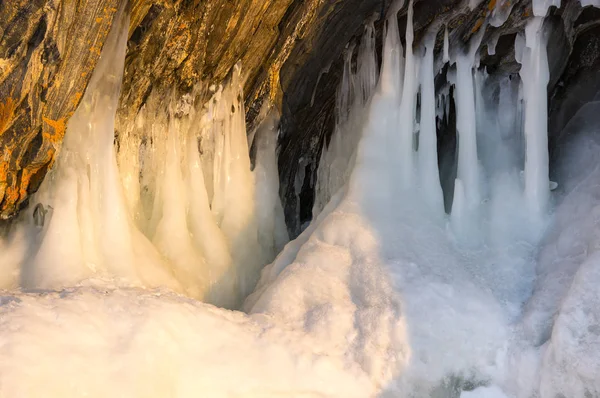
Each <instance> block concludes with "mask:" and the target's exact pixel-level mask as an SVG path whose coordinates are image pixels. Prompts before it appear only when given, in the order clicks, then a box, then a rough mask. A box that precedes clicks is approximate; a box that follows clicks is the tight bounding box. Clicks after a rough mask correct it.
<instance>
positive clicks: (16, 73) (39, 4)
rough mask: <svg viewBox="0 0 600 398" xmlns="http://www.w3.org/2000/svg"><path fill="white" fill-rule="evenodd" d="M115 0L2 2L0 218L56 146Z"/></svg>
mask: <svg viewBox="0 0 600 398" xmlns="http://www.w3.org/2000/svg"><path fill="white" fill-rule="evenodd" d="M117 3H118V1H117V0H81V1H61V0H10V1H3V2H0V148H1V152H0V154H1V156H0V217H1V218H9V217H11V216H12V215H14V214H15V213H16V212H17V210H18V209H19V207H20V205H21V204H22V203H23V202H24V201H26V200H27V197H28V195H29V194H31V193H32V192H34V191H35V190H36V189H37V188H38V186H39V184H40V183H41V181H42V179H43V177H44V176H45V174H46V172H47V170H48V168H49V167H50V166H52V163H53V161H54V158H55V154H56V151H57V150H58V149H59V148H60V145H61V143H62V139H63V136H64V133H65V128H66V123H67V121H68V119H69V117H70V115H71V114H72V113H73V112H74V111H75V109H76V107H77V105H79V101H80V99H81V96H82V93H83V92H84V90H85V88H86V86H87V83H88V81H89V79H90V77H91V73H92V71H93V69H94V66H95V65H96V62H97V60H98V57H99V54H100V49H101V48H102V45H103V43H104V40H105V38H106V35H107V34H108V31H109V30H110V27H111V25H112V20H113V16H114V15H115V12H116V10H117Z"/></svg>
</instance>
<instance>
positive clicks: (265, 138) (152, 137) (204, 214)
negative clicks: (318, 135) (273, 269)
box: [2, 11, 287, 308]
mask: <svg viewBox="0 0 600 398" xmlns="http://www.w3.org/2000/svg"><path fill="white" fill-rule="evenodd" d="M127 27H128V17H127V14H126V13H125V12H123V11H121V12H120V14H119V17H118V19H117V21H116V23H115V24H114V28H113V29H112V30H111V33H110V35H109V37H108V39H107V43H106V45H105V47H104V49H103V52H102V56H101V59H100V61H99V64H98V67H97V69H96V70H95V72H94V76H93V78H92V80H91V81H90V85H89V87H88V89H87V91H86V94H85V96H84V98H83V100H82V103H81V106H80V107H79V108H78V110H77V112H76V113H75V114H74V115H73V117H72V118H71V120H70V122H69V124H68V127H67V133H66V137H65V142H64V148H63V150H62V152H61V154H60V157H59V159H58V161H57V164H56V167H55V168H54V169H53V170H52V172H51V174H49V177H48V178H47V179H46V180H45V181H44V183H43V184H42V186H41V188H40V190H39V192H38V193H37V194H36V195H35V196H34V197H33V198H32V203H34V205H33V206H32V208H31V209H30V210H29V211H28V212H25V214H24V215H23V217H22V220H21V221H20V223H18V225H16V226H15V227H14V228H13V230H12V231H10V232H9V233H8V234H7V236H6V237H5V238H4V239H2V245H3V246H4V245H6V246H7V247H8V246H10V249H9V250H6V252H5V253H4V255H3V267H6V268H7V270H9V271H10V272H7V277H6V281H5V283H4V285H3V286H4V287H14V286H23V287H25V288H30V289H31V288H35V289H57V288H61V287H65V286H73V285H77V284H80V283H84V282H85V283H94V282H91V281H92V280H100V279H101V280H109V281H112V283H116V284H118V285H126V286H129V285H134V286H146V287H167V288H170V289H173V290H175V291H178V292H182V293H184V294H186V295H188V296H191V297H194V298H198V299H201V300H205V301H207V302H210V303H214V304H217V305H219V306H223V307H227V308H236V307H238V306H239V305H240V304H241V301H242V300H243V298H244V297H246V296H247V295H248V294H249V293H250V292H251V291H252V290H253V289H254V285H255V284H256V282H257V280H258V278H259V275H260V269H261V268H262V266H263V265H264V264H266V263H268V262H270V261H271V260H272V259H273V258H274V257H275V255H276V254H277V253H278V251H279V250H280V249H281V247H282V246H283V245H284V244H285V243H286V242H287V233H286V230H285V225H284V221H283V216H282V209H281V203H280V202H279V197H278V184H279V183H278V174H277V166H276V162H275V159H276V146H275V142H276V134H277V121H276V120H274V119H272V118H271V119H269V124H268V125H265V126H263V127H262V131H261V134H260V136H259V137H258V141H259V144H258V146H259V150H258V152H257V160H256V165H257V167H256V170H255V172H252V171H251V166H250V158H249V148H248V140H247V134H246V127H245V116H244V115H245V113H244V109H243V102H242V98H243V95H242V92H241V90H242V82H241V77H240V68H239V67H236V69H235V70H234V71H233V73H232V77H231V79H230V81H229V82H228V83H227V84H226V85H225V86H224V87H219V88H218V90H215V91H216V92H214V95H213V97H212V99H211V100H210V101H209V102H208V105H207V106H202V103H200V102H199V99H200V98H202V94H203V93H202V92H201V90H200V88H199V89H197V90H195V91H194V92H193V93H191V94H188V95H186V96H183V97H181V96H178V95H177V94H175V93H173V94H172V95H171V96H170V97H168V98H167V101H165V100H164V98H163V97H162V96H159V95H158V94H157V93H152V94H151V95H150V96H149V98H148V101H147V103H146V104H145V106H144V107H143V108H142V109H141V110H140V112H139V114H138V115H137V117H136V119H135V120H133V121H131V122H130V123H122V125H123V126H125V131H121V132H119V134H118V135H117V139H116V144H115V115H116V110H117V103H118V98H119V92H120V86H121V80H122V73H123V64H124V59H125V52H126V42H127ZM115 147H116V148H115ZM10 241H13V242H16V243H13V244H9V242H10ZM5 264H6V265H5ZM8 275H10V277H9V276H8Z"/></svg>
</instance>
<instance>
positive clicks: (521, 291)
mask: <svg viewBox="0 0 600 398" xmlns="http://www.w3.org/2000/svg"><path fill="white" fill-rule="evenodd" d="M475 3H476V2H472V4H475ZM538 4H539V2H538ZM411 8H412V3H411V5H410V6H409V10H410V11H409V23H408V24H407V36H408V38H409V41H410V40H412V39H411V29H412V23H411V21H410V15H412V10H411ZM540 21H541V19H534V20H533V22H531V23H530V24H529V26H528V28H527V32H526V35H525V37H522V38H520V39H519V40H517V42H516V44H515V45H516V47H517V49H516V50H517V51H516V55H517V57H518V58H519V62H521V63H522V65H523V68H522V71H521V76H520V77H519V76H510V77H504V78H501V79H498V78H492V77H490V76H487V75H486V73H485V72H484V71H482V70H479V69H478V68H477V67H476V65H477V60H476V59H475V57H474V54H456V55H455V54H454V53H452V56H453V59H451V60H450V61H451V62H452V64H455V66H452V67H451V68H452V69H451V72H450V73H449V76H450V80H451V83H454V84H458V87H456V88H455V90H453V95H454V96H455V100H456V104H457V112H458V115H459V125H458V126H457V127H458V134H459V141H460V144H461V147H462V150H459V151H458V159H457V162H458V164H459V175H458V179H457V180H456V182H455V184H454V185H453V187H454V188H453V189H454V192H455V193H454V203H453V204H452V212H451V214H450V215H446V214H445V213H444V206H443V203H442V201H441V200H440V192H441V188H440V180H439V174H440V171H439V170H438V163H437V162H436V161H435V159H436V158H437V147H436V145H435V140H434V137H435V130H434V129H435V125H433V123H434V122H435V117H436V115H438V116H439V115H443V114H448V112H449V108H448V106H449V96H450V95H451V94H450V93H451V92H450V91H449V90H448V91H445V92H444V93H443V95H442V98H443V100H439V99H436V98H435V95H434V93H433V82H434V73H436V71H435V70H434V57H433V52H432V47H431V41H429V40H425V48H416V49H415V51H414V53H413V51H412V48H411V46H409V49H408V51H406V59H405V58H404V56H403V48H402V44H401V42H400V40H399V32H398V26H397V19H396V15H395V13H392V15H391V17H390V20H389V21H388V24H387V31H386V37H385V40H384V46H383V57H382V58H383V65H382V69H381V76H380V77H379V79H378V73H377V70H376V67H375V65H376V57H375V45H374V43H375V41H374V40H375V37H374V34H373V33H374V31H373V27H372V25H368V26H367V27H366V31H365V37H364V38H363V42H362V43H363V44H362V45H361V47H360V48H359V50H358V54H359V55H358V64H357V66H356V68H355V67H354V65H353V63H352V62H350V61H351V59H352V58H351V57H352V53H353V50H352V49H349V51H348V53H347V54H346V64H345V70H344V77H343V79H342V84H341V87H340V90H339V94H338V103H337V115H336V116H337V123H336V124H337V126H336V131H335V133H334V136H333V137H332V140H331V141H330V142H329V146H328V148H327V150H326V151H324V153H323V155H322V160H321V166H320V167H321V171H320V172H319V185H318V186H317V192H318V199H319V202H318V205H316V206H315V215H317V214H318V216H316V217H315V219H314V220H313V222H312V223H311V224H310V225H309V226H308V227H307V228H306V229H305V230H304V232H303V233H302V234H301V235H300V236H299V237H298V238H297V239H296V240H294V241H292V242H289V243H288V244H287V245H286V246H285V247H284V248H283V250H281V252H280V253H279V254H278V255H277V257H276V258H275V260H274V261H273V262H272V263H271V264H269V265H267V266H266V267H264V268H263V269H262V272H261V274H260V275H261V276H260V280H259V281H258V283H257V285H256V289H255V290H254V292H253V293H252V294H251V295H250V296H249V297H248V298H247V299H246V300H245V302H244V305H243V309H244V311H245V312H246V313H242V312H236V311H228V310H225V309H221V308H217V307H214V306H212V305H209V304H203V303H201V302H199V301H196V300H194V299H193V298H190V297H185V296H183V295H179V294H177V293H175V292H173V290H174V291H176V292H180V293H184V294H185V295H187V296H192V297H196V298H201V299H204V300H206V301H209V302H212V303H217V304H219V305H222V306H228V307H236V306H239V305H240V300H241V298H242V297H244V296H245V295H246V294H247V293H249V292H250V290H252V287H253V286H254V284H255V282H256V279H258V274H259V271H260V268H261V266H262V264H265V263H267V262H269V261H270V260H269V257H272V256H273V255H274V254H275V253H276V252H278V251H279V250H280V248H281V246H282V245H283V243H284V241H285V240H286V236H285V229H284V228H283V226H282V224H281V221H282V218H281V205H280V203H279V201H278V197H277V195H276V192H277V190H278V186H277V178H276V177H277V172H276V169H275V166H276V162H275V137H276V134H277V131H276V126H275V123H274V121H273V119H271V118H269V119H268V121H267V123H266V124H265V125H264V126H263V127H262V128H261V129H260V130H259V131H258V133H257V134H256V136H255V137H253V138H254V140H255V145H256V148H257V160H256V163H255V168H254V171H253V172H251V171H250V159H249V157H248V139H247V137H246V135H245V134H246V131H245V127H244V117H243V114H244V112H243V104H242V103H241V101H240V99H241V98H243V96H242V95H241V82H240V80H239V79H240V74H239V69H236V70H234V73H233V76H232V81H231V82H230V84H229V85H227V86H225V87H221V88H219V89H215V90H214V91H215V93H214V94H215V95H214V97H213V99H212V100H211V101H210V102H209V104H208V106H207V107H205V108H202V107H197V106H196V104H194V98H195V93H192V95H189V96H185V97H183V98H175V99H174V100H169V101H168V104H169V109H168V110H167V111H162V108H160V107H157V106H155V105H156V103H157V102H159V101H162V99H161V98H158V97H156V96H150V97H149V100H148V104H147V105H146V108H144V109H143V110H142V111H141V112H140V114H139V115H138V117H137V120H136V121H135V123H133V124H132V125H130V126H129V130H127V131H124V132H122V136H120V137H119V151H118V153H115V147H114V145H113V140H114V125H113V124H114V114H115V110H116V100H117V98H118V86H119V82H120V73H121V71H122V64H123V57H124V44H125V38H126V31H127V29H126V26H127V23H126V21H125V20H123V21H122V23H123V24H122V25H121V29H120V30H118V31H117V30H115V31H114V32H113V33H111V36H110V37H111V39H110V40H109V42H108V43H107V46H105V49H104V53H103V55H102V59H101V62H100V64H99V67H98V70H97V71H96V72H95V74H94V78H93V80H92V84H91V86H90V87H91V88H93V89H88V91H87V92H86V96H85V98H84V99H83V101H82V106H81V107H80V108H79V109H78V111H77V114H76V115H74V117H73V119H72V122H71V123H70V124H69V129H68V131H67V138H66V141H65V147H64V149H63V152H62V153H61V156H60V158H59V160H58V164H57V165H56V168H55V169H54V170H53V172H52V174H51V175H50V176H49V177H50V178H49V179H47V180H46V181H45V182H44V186H43V187H42V189H41V190H40V193H39V195H37V196H36V199H37V200H38V201H39V202H40V206H33V207H32V209H31V210H30V212H28V213H26V214H25V215H24V217H26V218H27V219H25V220H24V221H23V222H22V223H19V224H16V225H15V228H13V229H12V230H11V231H8V233H7V234H6V235H5V236H3V237H2V239H1V240H0V249H1V250H0V267H1V270H2V272H1V273H0V275H1V276H0V278H2V279H1V280H0V281H1V282H2V283H3V285H2V286H3V287H4V288H5V289H7V290H5V291H3V292H2V294H1V295H0V396H9V397H19V396H49V397H52V396H56V397H65V396H67V397H69V396H90V397H107V396H126V397H136V396H137V397H154V396H156V397H165V396H177V397H197V396H206V397H232V396H233V397H236V396H244V397H247V396H251V397H274V396H288V397H289V396H294V397H309V396H310V397H357V398H358V397H360V398H364V397H374V396H378V397H398V396H400V397H407V398H412V397H414V398H421V397H463V398H475V397H487V398H505V397H512V398H531V397H538V396H539V397H540V398H556V397H561V396H562V397H568V398H571V397H588V396H590V397H595V396H598V395H600V385H599V384H598V380H600V379H599V378H598V377H597V375H598V374H600V313H599V309H600V293H599V291H598V289H597V286H598V284H599V283H600V256H599V255H598V250H597V248H600V240H599V239H600V232H599V231H600V211H599V210H598V209H599V208H600V187H599V186H598V184H597V183H596V181H598V180H599V179H600V166H599V165H600V155H598V154H600V144H599V143H598V138H597V137H598V135H597V134H598V132H599V130H600V125H599V119H598V116H597V115H598V114H600V112H599V111H600V109H599V108H598V104H597V103H592V104H588V105H586V106H585V107H584V108H582V110H581V111H580V112H579V114H578V115H577V116H576V117H574V118H573V120H571V122H570V123H569V125H568V126H567V127H566V129H567V131H566V132H565V135H566V136H573V137H575V138H574V139H572V140H571V141H570V142H569V143H568V145H565V146H564V147H561V148H564V151H563V153H561V154H560V156H559V165H558V166H557V181H558V183H559V185H558V189H557V190H556V191H555V194H554V199H555V207H551V206H550V205H551V203H550V202H549V201H548V198H549V197H550V194H549V192H548V191H549V189H550V184H549V180H548V175H547V170H548V164H547V161H548V158H547V154H546V153H544V151H547V146H546V142H545V141H544V138H545V136H544V133H545V131H544V130H545V119H546V117H547V115H546V108H545V106H542V105H543V104H544V103H545V102H544V101H545V95H546V93H545V87H544V84H545V83H544V82H545V78H546V72H547V65H545V62H546V56H545V51H543V48H542V47H544V45H543V43H544V42H543V35H542V33H543V32H542V31H541V27H542V23H541V22H540ZM433 33H435V32H432V34H433ZM479 39H480V38H475V40H479ZM477 46H478V43H474V44H473V45H472V46H471V47H472V48H477ZM448 52H449V51H448ZM446 55H449V54H446ZM417 71H418V72H419V74H418V75H417ZM526 78H527V79H528V81H527V82H526V83H525V82H523V81H522V79H526ZM94 88H95V89H94ZM418 91H420V96H419V98H420V101H419V104H420V106H419V107H417V100H416V98H417V92H418ZM539 96H544V99H543V100H542V98H539ZM523 100H525V104H523ZM523 121H524V122H523ZM141 131H144V132H145V133H146V134H144V136H145V137H147V138H146V139H141V135H140V134H139V133H140V132H141ZM567 133H569V134H567ZM524 136H525V138H526V139H524ZM401 154H404V155H405V156H404V155H402V156H401ZM544 155H546V156H544ZM526 158H527V161H528V163H525V159H526ZM117 159H118V163H117ZM527 164H528V165H529V166H527ZM528 167H529V168H528ZM523 170H524V171H525V172H524V173H522V171H523ZM528 170H529V171H528ZM532 170H533V171H532ZM443 172H444V171H443ZM542 181H543V182H544V184H542V183H541V182H542ZM532 187H534V188H535V189H532ZM532 192H533V193H532ZM547 210H552V212H553V213H552V214H549V213H548V211H547ZM532 213H533V214H534V215H535V217H534V218H533V221H534V222H532V218H531V216H532ZM543 232H545V234H542V233H543ZM542 235H543V238H541V240H540V237H541V236H542ZM32 248H33V249H32ZM131 285H135V287H132V286H131ZM157 286H160V288H154V287H157ZM19 287H20V288H24V289H25V290H19Z"/></svg>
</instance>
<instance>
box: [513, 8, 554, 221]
mask: <svg viewBox="0 0 600 398" xmlns="http://www.w3.org/2000/svg"><path fill="white" fill-rule="evenodd" d="M543 23H544V18H543V17H535V18H534V19H532V20H531V21H529V22H528V24H527V27H526V29H525V47H524V48H523V54H522V58H521V71H520V75H521V81H522V82H523V99H524V103H525V124H524V132H525V143H526V156H525V171H524V176H525V199H526V201H527V205H528V207H529V211H530V214H532V215H533V216H538V217H539V216H541V215H542V214H543V213H544V212H545V211H546V206H547V203H548V198H549V184H550V181H549V169H548V167H549V166H548V162H549V158H548V98H547V86H548V80H549V70H548V55H547V52H546V38H545V35H544V31H543Z"/></svg>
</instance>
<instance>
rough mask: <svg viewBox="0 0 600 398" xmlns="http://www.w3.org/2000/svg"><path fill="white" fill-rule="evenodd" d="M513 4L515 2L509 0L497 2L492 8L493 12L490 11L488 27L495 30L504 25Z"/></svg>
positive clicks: (498, 0)
mask: <svg viewBox="0 0 600 398" xmlns="http://www.w3.org/2000/svg"><path fill="white" fill-rule="evenodd" d="M515 4H516V2H514V1H511V0H497V1H496V6H495V7H494V11H492V16H491V18H490V25H491V26H493V27H495V28H498V27H500V26H502V25H504V22H506V20H507V19H508V17H509V16H510V13H511V11H512V9H513V7H514V6H515Z"/></svg>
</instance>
